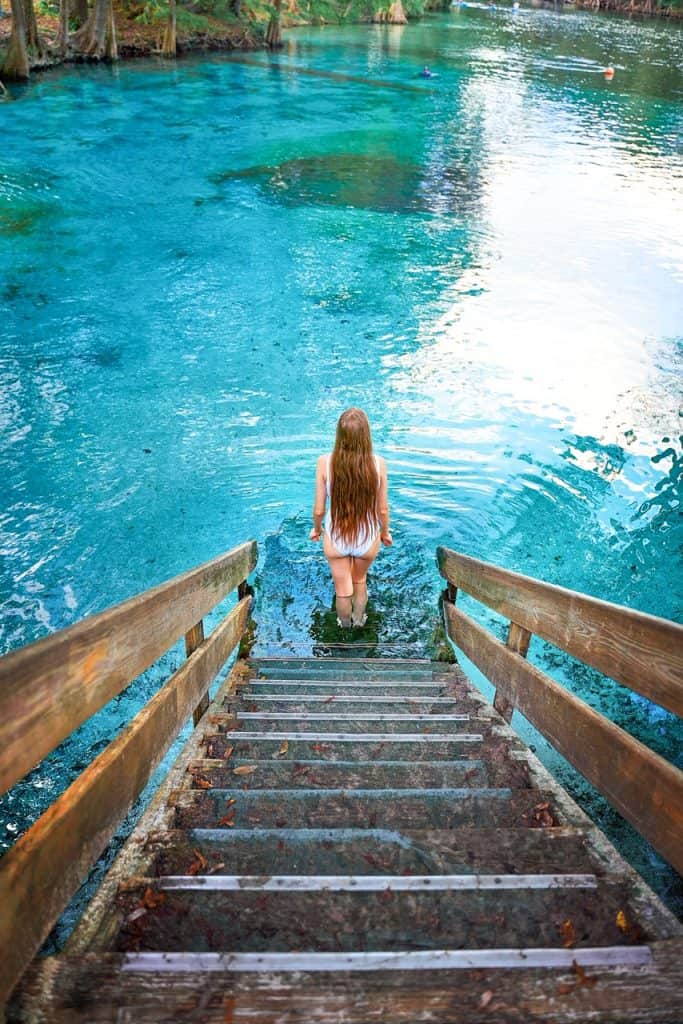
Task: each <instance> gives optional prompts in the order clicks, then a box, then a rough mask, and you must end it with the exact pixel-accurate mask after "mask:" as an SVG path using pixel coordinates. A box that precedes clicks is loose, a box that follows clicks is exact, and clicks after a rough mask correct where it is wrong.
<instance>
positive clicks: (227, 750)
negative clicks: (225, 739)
mask: <svg viewBox="0 0 683 1024" xmlns="http://www.w3.org/2000/svg"><path fill="white" fill-rule="evenodd" d="M234 749H235V748H234V747H226V748H225V750H224V751H223V760H224V761H227V760H228V758H229V757H232V752H233V750H234Z"/></svg>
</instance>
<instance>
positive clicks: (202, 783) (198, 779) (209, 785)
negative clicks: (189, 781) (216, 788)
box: [194, 775, 213, 789]
mask: <svg viewBox="0 0 683 1024" xmlns="http://www.w3.org/2000/svg"><path fill="white" fill-rule="evenodd" d="M194 784H195V786H197V788H198V789H213V782H209V780H208V779H206V778H205V777H204V776H203V775H195V777H194Z"/></svg>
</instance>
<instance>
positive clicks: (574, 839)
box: [146, 826, 596, 875]
mask: <svg viewBox="0 0 683 1024" xmlns="http://www.w3.org/2000/svg"><path fill="white" fill-rule="evenodd" d="M147 845H148V848H149V849H150V851H151V852H152V854H153V858H152V860H151V861H150V863H149V867H148V868H147V869H146V870H148V871H149V872H150V873H151V874H152V875H182V874H187V873H188V872H189V870H190V868H192V870H194V871H196V872H197V874H199V875H202V874H207V873H211V874H213V873H216V874H227V873H239V874H261V875H269V874H286V873H288V872H296V873H297V874H304V873H306V872H308V873H311V874H316V873H317V874H344V873H345V874H366V875H367V874H371V873H381V874H395V875H401V874H404V873H408V872H410V873H413V874H418V873H426V874H439V873H442V874H448V873H451V874H463V873H467V872H488V873H489V874H492V873H496V872H499V873H505V874H514V873H531V872H546V873H547V872H550V873H557V872H561V871H567V872H573V873H576V874H590V873H595V872H596V863H595V861H594V859H593V858H591V856H590V854H589V852H588V851H587V849H586V847H585V844H584V835H583V832H582V831H581V830H579V829H576V828H572V827H571V826H569V827H565V828H559V827H558V828H549V829H543V828H537V829H530V828H507V829H505V828H499V829H495V828H459V829H457V830H455V831H450V832H449V831H446V830H442V829H439V830H432V831H430V830H403V829H402V830H401V831H400V832H399V831H392V830H390V829H370V828H365V829H363V828H341V827H338V828H334V829H265V828H254V829H240V828H233V829H228V828H221V829H191V830H188V831H185V830H182V829H178V830H177V831H168V832H159V833H155V834H154V835H153V836H151V837H150V839H149V840H148V844H147ZM198 852H199V854H201V857H198V856H197V853H198ZM202 858H203V860H202ZM204 861H206V863H205V864H204Z"/></svg>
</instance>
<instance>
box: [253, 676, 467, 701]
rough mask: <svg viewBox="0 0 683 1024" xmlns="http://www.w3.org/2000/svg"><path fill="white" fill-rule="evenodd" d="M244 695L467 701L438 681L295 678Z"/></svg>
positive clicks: (260, 683) (259, 684)
mask: <svg viewBox="0 0 683 1024" xmlns="http://www.w3.org/2000/svg"><path fill="white" fill-rule="evenodd" d="M239 692H240V694H249V695H251V694H254V695H256V694H282V693H289V694H291V695H300V696H302V697H305V696H309V695H310V696H322V697H329V696H331V695H334V694H339V695H342V696H348V697H352V696H354V695H356V694H357V695H358V696H369V697H371V696H373V695H374V696H377V697H389V696H396V697H406V696H411V697H415V698H421V697H428V696H434V697H454V698H460V699H462V698H464V697H465V692H466V691H463V690H462V689H460V688H458V687H456V686H450V685H446V683H441V682H439V681H438V680H430V681H424V682H395V681H386V680H380V679H347V680H341V679H337V680H334V679H332V678H330V679H326V680H322V679H316V680H309V681H302V680H294V679H251V680H249V682H248V683H245V684H244V685H243V686H241V687H240V688H239Z"/></svg>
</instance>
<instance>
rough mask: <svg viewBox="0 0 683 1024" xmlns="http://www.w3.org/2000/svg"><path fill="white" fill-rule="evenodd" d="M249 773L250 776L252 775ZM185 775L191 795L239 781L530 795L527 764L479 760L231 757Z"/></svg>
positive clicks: (197, 764)
mask: <svg viewBox="0 0 683 1024" xmlns="http://www.w3.org/2000/svg"><path fill="white" fill-rule="evenodd" d="M288 752H289V751H287V753H288ZM251 768H253V769H254V770H253V771H250V770H249V769H251ZM188 774H189V778H190V787H191V788H192V789H210V788H217V789H226V788H227V789H229V788H231V787H232V786H235V785H239V783H240V782H241V781H243V780H244V781H246V782H248V784H249V786H250V788H251V789H254V788H259V789H276V788H280V787H282V788H283V789H292V788H295V789H300V788H311V789H320V788H325V789H355V788H360V789H387V788H389V789H391V788H394V789H406V788H407V789H415V788H422V787H425V788H426V789H439V788H442V787H449V786H451V787H453V786H454V787H459V786H466V787H468V788H475V787H477V786H479V787H481V786H483V787H486V786H493V787H494V788H499V787H501V786H506V787H507V788H509V789H524V788H526V789H528V788H530V785H531V783H530V779H529V772H528V768H527V765H526V762H523V761H521V762H520V761H508V762H507V763H506V764H503V765H491V766H489V767H488V768H486V766H485V765H484V762H483V761H481V760H479V759H462V760H460V761H450V762H443V761H431V762H430V761H422V762H416V763H414V764H411V763H408V762H406V761H389V760H381V761H379V760H378V761H322V760H318V759H316V760H309V761H305V760H296V761H295V760H290V759H289V758H286V757H284V756H283V757H280V758H271V759H270V760H267V761H259V762H254V761H253V760H250V759H249V758H236V757H234V756H232V757H230V758H229V759H228V760H227V761H223V760H206V759H204V760H197V761H193V762H192V764H191V765H190V766H189V770H188Z"/></svg>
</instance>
